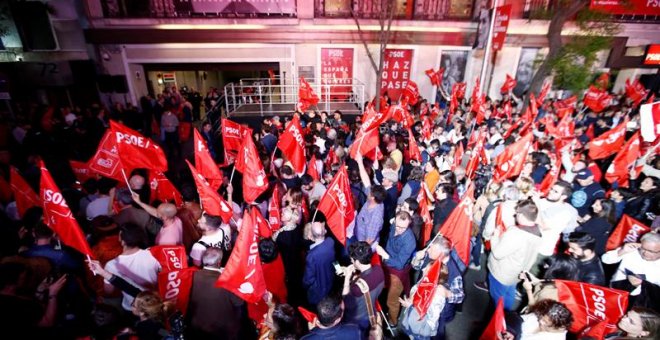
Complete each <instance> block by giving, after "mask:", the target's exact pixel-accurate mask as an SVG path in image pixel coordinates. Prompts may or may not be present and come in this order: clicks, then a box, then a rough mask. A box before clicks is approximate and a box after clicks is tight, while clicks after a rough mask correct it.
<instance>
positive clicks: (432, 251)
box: [402, 235, 465, 339]
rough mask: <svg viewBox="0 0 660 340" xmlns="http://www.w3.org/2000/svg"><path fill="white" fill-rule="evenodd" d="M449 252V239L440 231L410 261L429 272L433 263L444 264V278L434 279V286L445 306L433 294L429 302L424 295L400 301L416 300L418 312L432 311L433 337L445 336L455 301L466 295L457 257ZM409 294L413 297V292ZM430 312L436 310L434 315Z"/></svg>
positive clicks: (418, 268)
mask: <svg viewBox="0 0 660 340" xmlns="http://www.w3.org/2000/svg"><path fill="white" fill-rule="evenodd" d="M451 253H452V246H451V242H449V240H448V239H446V238H445V237H443V236H442V235H436V236H435V238H433V240H431V242H430V243H429V245H428V246H427V247H426V248H424V249H422V250H420V251H418V252H417V253H415V255H414V256H413V259H412V261H411V265H412V268H413V269H414V270H417V271H421V272H422V273H428V272H429V271H430V269H431V268H432V266H433V265H434V264H436V263H437V266H442V267H446V270H447V274H446V279H445V280H444V282H442V284H440V282H438V281H437V280H436V281H433V282H437V283H435V284H434V286H435V287H436V288H434V289H435V290H437V291H439V292H440V293H439V294H440V295H442V296H444V298H445V301H444V304H445V305H444V307H441V306H440V303H442V299H438V300H437V301H435V298H433V299H434V300H432V301H431V302H428V301H424V299H417V300H416V299H412V301H410V300H409V299H406V298H404V299H402V300H403V302H402V305H404V306H405V305H407V304H408V302H406V301H410V302H411V304H415V308H418V311H417V313H418V314H419V315H422V314H425V313H429V311H431V315H429V317H431V318H433V319H435V318H437V326H436V327H435V329H436V332H435V337H437V338H439V339H444V337H445V326H446V325H447V323H449V322H450V321H451V320H453V319H454V316H455V315H456V309H457V308H458V305H460V304H461V303H463V299H464V298H465V291H464V289H463V276H462V272H461V270H460V269H459V265H458V264H457V263H456V261H457V260H456V259H455V257H454V256H451ZM443 275H444V274H443ZM422 280H423V276H422ZM419 285H420V284H419V283H417V291H419V289H420V287H419ZM429 296H431V295H428V296H427V298H428V297H429ZM410 297H411V298H412V297H413V295H412V293H411V295H410ZM434 302H435V305H434ZM422 306H426V311H424V310H421V309H420V308H419V307H422ZM432 306H435V307H434V308H435V312H433V311H432V308H433V307H432ZM433 313H438V314H437V315H435V316H434V315H433Z"/></svg>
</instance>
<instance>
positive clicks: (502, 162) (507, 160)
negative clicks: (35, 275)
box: [493, 133, 533, 182]
mask: <svg viewBox="0 0 660 340" xmlns="http://www.w3.org/2000/svg"><path fill="white" fill-rule="evenodd" d="M532 138H533V136H532V134H531V133H530V134H527V135H525V137H523V138H521V139H520V140H518V141H517V142H515V143H513V144H511V145H509V146H507V147H506V149H504V151H503V152H502V153H501V154H499V155H498V156H497V157H496V158H495V170H494V172H493V180H495V181H497V182H500V181H503V180H505V179H508V178H511V177H515V176H518V175H519V174H520V172H521V171H522V168H523V166H524V165H525V160H527V154H528V153H529V150H530V148H531V147H532Z"/></svg>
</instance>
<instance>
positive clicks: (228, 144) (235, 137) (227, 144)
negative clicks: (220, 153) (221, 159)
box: [221, 119, 252, 164]
mask: <svg viewBox="0 0 660 340" xmlns="http://www.w3.org/2000/svg"><path fill="white" fill-rule="evenodd" d="M221 125H222V144H223V146H224V148H225V164H232V163H234V161H235V160H236V155H237V154H238V152H239V151H240V150H241V141H242V140H243V138H246V137H247V136H252V129H250V128H248V127H246V126H244V125H241V124H238V123H236V122H233V121H231V120H229V119H222V123H221Z"/></svg>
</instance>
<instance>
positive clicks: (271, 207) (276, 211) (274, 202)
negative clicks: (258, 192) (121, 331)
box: [268, 183, 282, 231]
mask: <svg viewBox="0 0 660 340" xmlns="http://www.w3.org/2000/svg"><path fill="white" fill-rule="evenodd" d="M280 196H281V195H280V186H279V184H277V183H276V184H275V186H274V188H273V196H272V197H271V198H270V202H268V223H269V224H270V228H271V230H273V231H277V230H279V229H280V226H281V225H282V221H281V219H280V203H281V202H280V199H281V197H280Z"/></svg>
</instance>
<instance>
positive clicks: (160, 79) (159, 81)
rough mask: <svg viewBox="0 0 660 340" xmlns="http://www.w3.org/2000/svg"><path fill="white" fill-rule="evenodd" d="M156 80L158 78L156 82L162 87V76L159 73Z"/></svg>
mask: <svg viewBox="0 0 660 340" xmlns="http://www.w3.org/2000/svg"><path fill="white" fill-rule="evenodd" d="M156 78H158V80H157V82H158V85H163V75H162V74H160V73H158V74H157V75H156Z"/></svg>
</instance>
